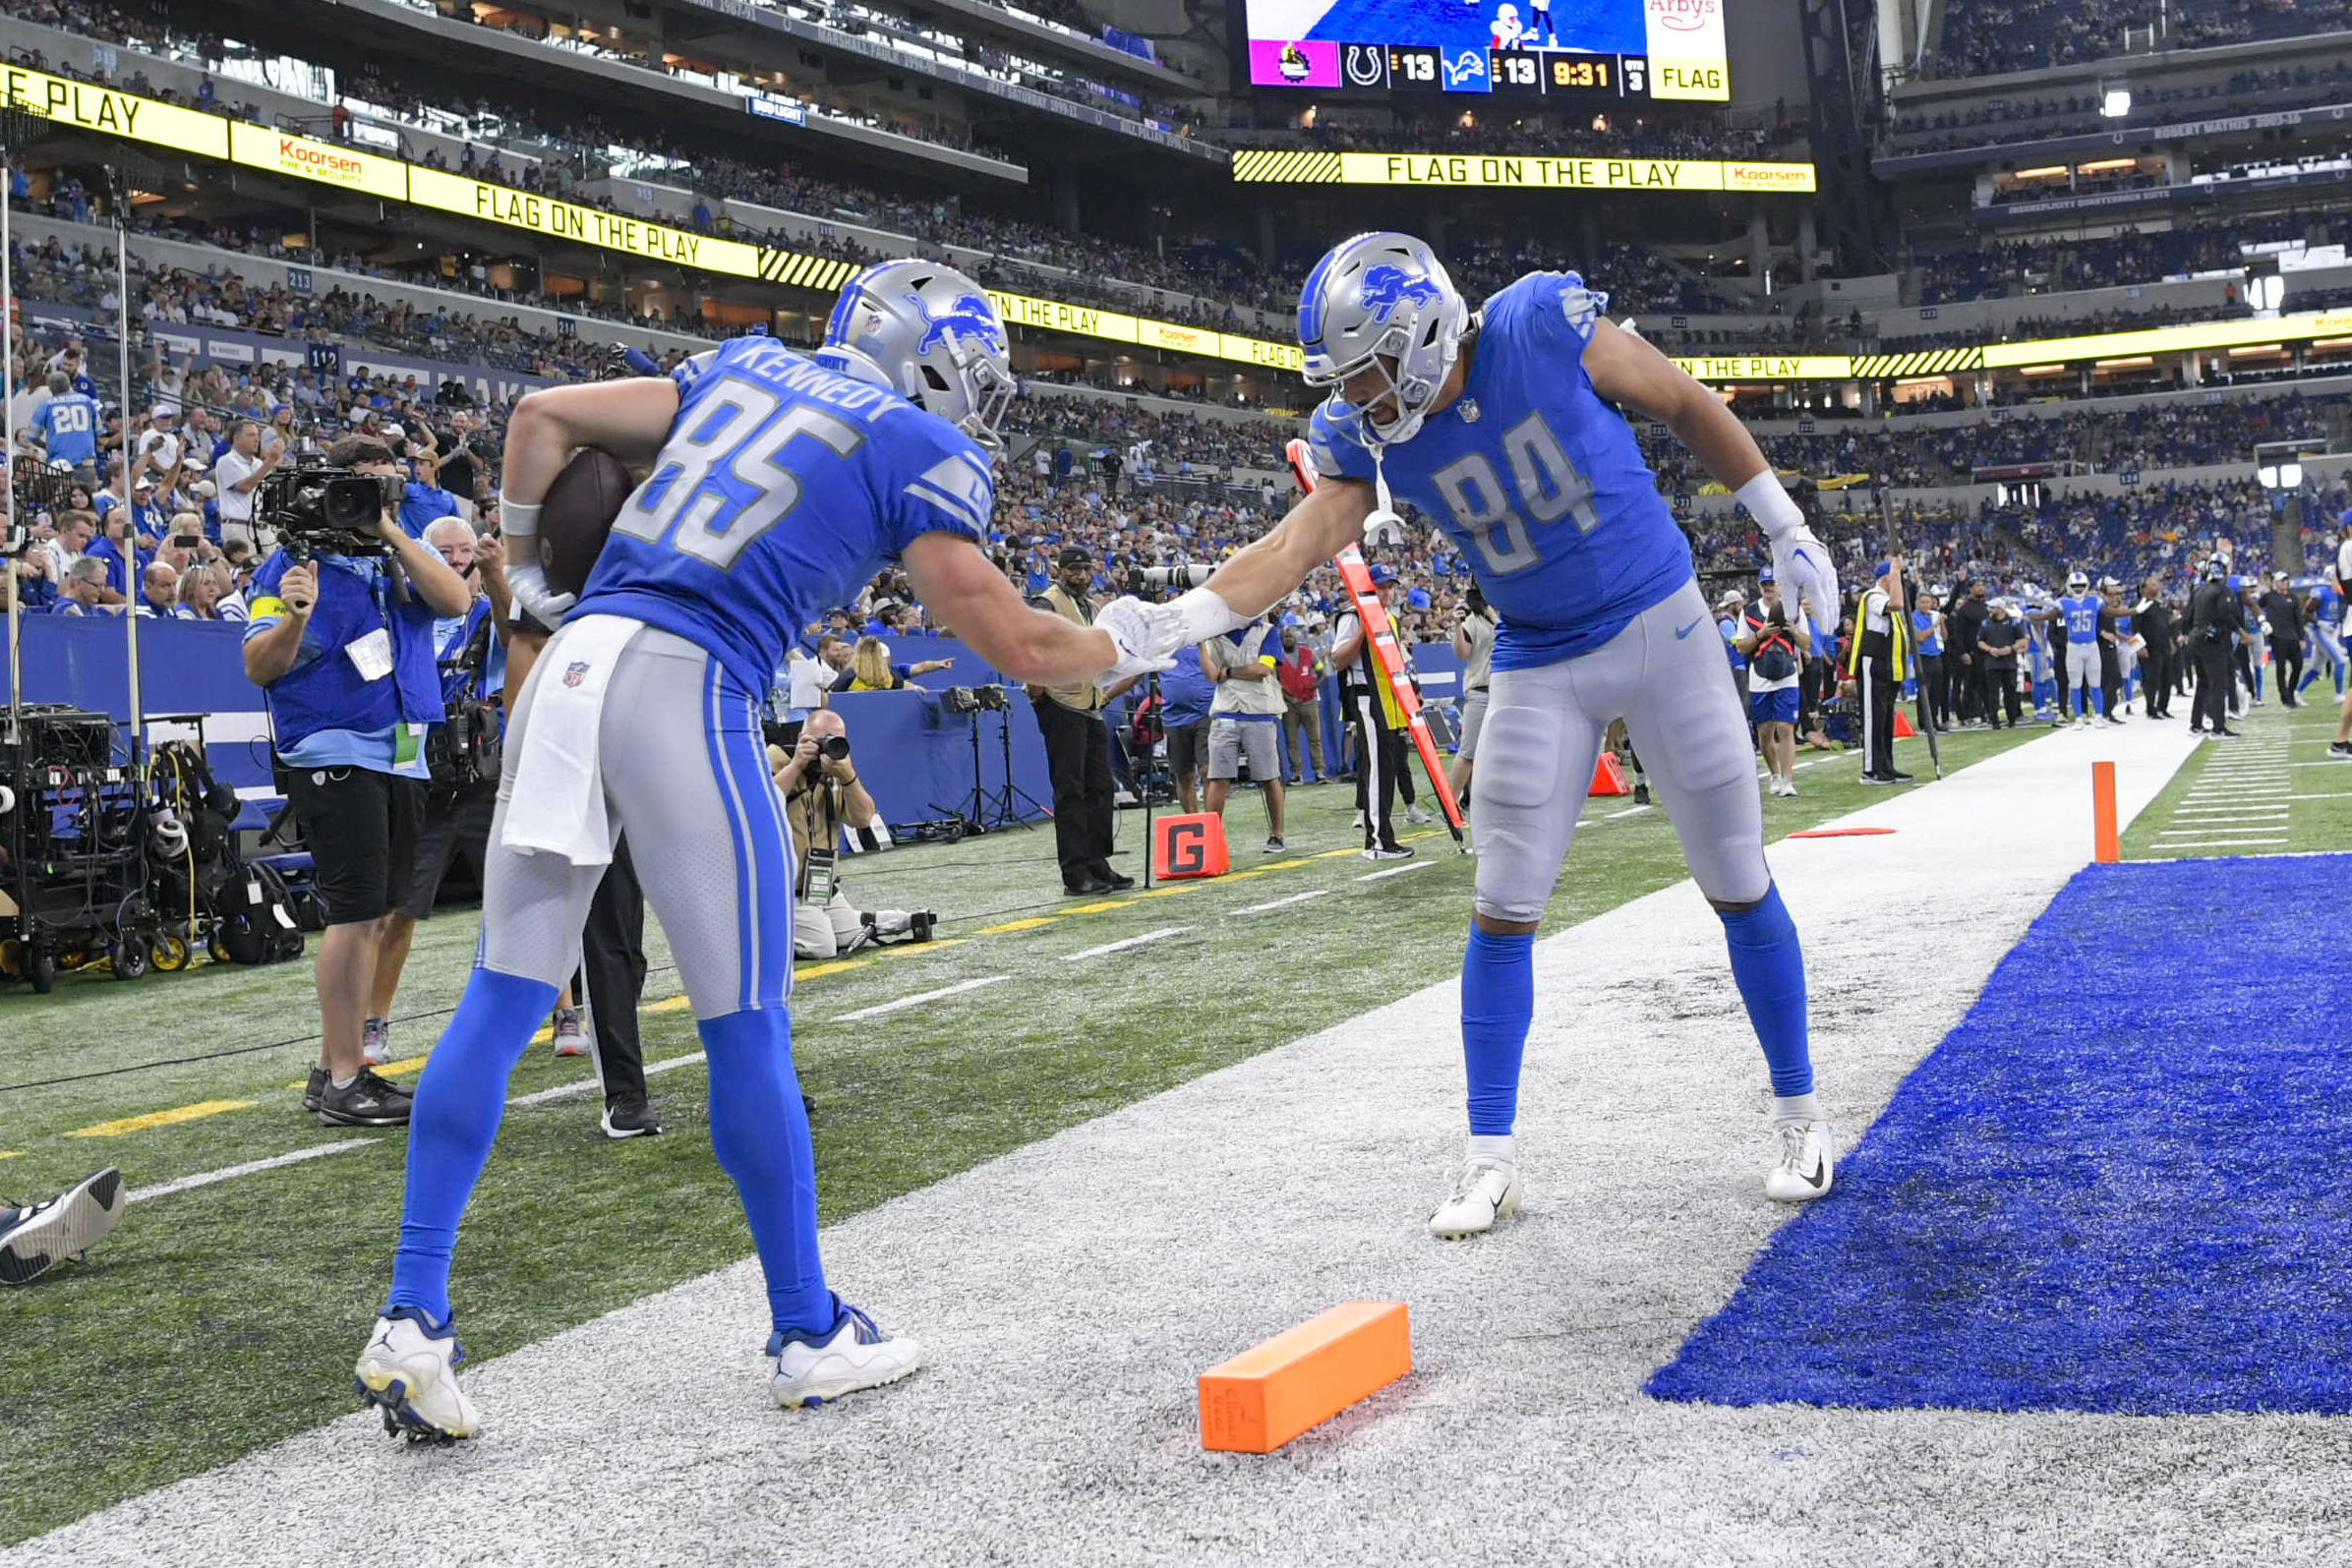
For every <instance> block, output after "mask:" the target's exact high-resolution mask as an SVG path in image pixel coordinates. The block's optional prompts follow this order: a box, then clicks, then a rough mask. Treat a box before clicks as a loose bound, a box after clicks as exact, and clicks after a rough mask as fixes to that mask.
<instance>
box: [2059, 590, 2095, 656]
mask: <svg viewBox="0 0 2352 1568" xmlns="http://www.w3.org/2000/svg"><path fill="white" fill-rule="evenodd" d="M2058 618H2059V619H2060V620H2062V621H2063V622H2065V624H2066V640H2067V641H2068V642H2069V643H2079V644H2083V645H2085V646H2087V645H2088V644H2091V643H2094V642H2096V641H2098V636H2099V596H2098V595H2096V594H2086V595H2084V596H2083V597H2082V598H2080V599H2077V598H2075V597H2074V596H2073V595H2071V594H2069V595H2067V596H2066V597H2065V598H2063V599H2060V600H2059V601H2058Z"/></svg>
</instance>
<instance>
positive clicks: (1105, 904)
mask: <svg viewBox="0 0 2352 1568" xmlns="http://www.w3.org/2000/svg"><path fill="white" fill-rule="evenodd" d="M1133 902H1135V900H1133V899H1105V900H1103V901H1102V902H1100V903H1074V904H1072V905H1071V906H1070V907H1069V908H1067V909H1064V910H1063V911H1062V913H1064V914H1100V913H1101V912H1102V911H1103V910H1105V909H1124V908H1126V907H1127V906H1128V905H1129V904H1131V903H1133Z"/></svg>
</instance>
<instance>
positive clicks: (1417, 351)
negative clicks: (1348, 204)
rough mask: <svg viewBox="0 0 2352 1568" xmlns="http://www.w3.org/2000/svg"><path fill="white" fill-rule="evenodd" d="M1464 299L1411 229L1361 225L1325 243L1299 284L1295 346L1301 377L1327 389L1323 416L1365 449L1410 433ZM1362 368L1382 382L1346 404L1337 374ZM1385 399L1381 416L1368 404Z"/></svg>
mask: <svg viewBox="0 0 2352 1568" xmlns="http://www.w3.org/2000/svg"><path fill="white" fill-rule="evenodd" d="M1469 325H1470V307H1469V306H1468V305H1467V304H1466V303H1465V302H1464V301H1463V299H1462V295H1461V291H1460V290H1459V289H1457V288H1455V287H1454V286H1453V279H1452V278H1451V277H1449V276H1448V275H1447V274H1446V271H1445V263H1444V262H1442V261H1439V260H1438V257H1437V253H1436V252H1434V251H1432V250H1431V249H1430V248H1429V247H1428V245H1426V244H1424V243H1423V242H1422V241H1420V240H1417V239H1415V238H1413V237H1412V236H1411V235H1410V234H1396V233H1392V232H1382V233H1375V234H1359V235H1357V236H1356V237H1355V238H1354V239H1352V240H1345V241H1342V242H1341V243H1340V244H1338V245H1336V246H1334V247H1332V248H1331V250H1330V251H1329V252H1328V253H1327V254H1325V255H1324V257H1323V260H1322V261H1318V262H1316V263H1315V270H1314V271H1312V272H1310V273H1308V274H1307V284H1306V287H1305V288H1303V289H1301V290H1300V291H1299V346H1300V347H1302V348H1304V349H1305V350H1306V351H1307V362H1306V366H1305V369H1304V373H1303V374H1304V375H1305V377H1306V380H1307V384H1308V385H1309V386H1313V387H1320V388H1327V389H1328V390H1329V394H1330V395H1329V396H1328V397H1327V398H1326V399H1325V400H1324V403H1323V410H1324V412H1325V414H1326V415H1327V416H1328V417H1329V418H1330V420H1331V422H1332V423H1333V424H1335V425H1337V426H1339V427H1340V429H1342V430H1344V431H1345V432H1347V434H1348V435H1350V436H1354V437H1355V438H1356V439H1357V440H1358V441H1360V442H1362V443H1363V445H1364V446H1365V447H1366V448H1367V449H1370V450H1378V449H1379V448H1381V447H1382V446H1385V445H1387V444H1388V443H1390V442H1391V441H1405V440H1411V439H1412V438H1413V436H1414V435H1415V434H1416V433H1418V432H1419V431H1420V429H1421V423H1422V421H1423V420H1424V419H1426V418H1428V416H1429V411H1430V405H1431V404H1432V403H1435V402H1436V401H1437V399H1438V389H1439V388H1440V387H1441V386H1442V385H1444V383H1445V373H1446V372H1448V371H1450V370H1452V369H1453V362H1454V360H1455V358H1456V357H1457V356H1458V355H1459V354H1460V353H1461V347H1462V334H1463V332H1464V331H1466V330H1467V329H1468V328H1469ZM1367 371H1372V372H1377V373H1378V374H1379V377H1380V384H1379V385H1378V386H1377V387H1376V388H1375V389H1374V391H1373V394H1372V395H1371V396H1369V397H1365V398H1361V399H1359V400H1358V401H1356V402H1354V403H1351V402H1349V401H1348V400H1347V399H1346V398H1345V397H1344V396H1342V395H1341V388H1342V387H1343V385H1344V383H1346V382H1347V381H1349V380H1351V379H1354V378H1355V377H1358V376H1360V375H1362V374H1364V373H1365V372H1367ZM1384 402H1385V403H1388V404H1390V406H1392V407H1393V409H1394V411H1395V412H1394V414H1393V416H1392V417H1391V418H1389V419H1388V420H1387V421H1386V422H1385V423H1383V422H1382V421H1381V420H1379V419H1376V418H1374V417H1372V414H1371V411H1372V410H1374V409H1377V408H1379V407H1380V406H1381V405H1382V403H1384Z"/></svg>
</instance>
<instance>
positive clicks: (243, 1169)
mask: <svg viewBox="0 0 2352 1568" xmlns="http://www.w3.org/2000/svg"><path fill="white" fill-rule="evenodd" d="M375 1141H376V1140H375V1139H374V1138H372V1137H347V1138H343V1139H340V1140H339V1141H337V1142H333V1143H314V1144H312V1145H311V1146H310V1147H309V1148H307V1149H296V1150H295V1151H294V1152H293V1153H291V1154H272V1155H270V1156H269V1158H267V1159H265V1160H247V1161H246V1162H245V1163H244V1164H243V1165H224V1166H222V1167H221V1168H220V1169H219V1170H217V1171H199V1172H198V1173H197V1174H196V1175H194V1176H183V1177H180V1178H179V1179H178V1180H176V1181H170V1182H157V1183H156V1184H155V1185H154V1186H153V1187H140V1188H134V1189H132V1190H131V1191H130V1192H128V1193H127V1194H125V1195H124V1197H123V1201H124V1202H126V1203H144V1202H146V1201H147V1199H148V1198H150V1197H169V1196H171V1195H172V1194H173V1193H174V1192H185V1191H190V1190H191V1189H194V1188H199V1187H210V1186H211V1185H212V1184H213V1183H215V1182H233V1181H235V1180H236V1179H237V1178H238V1177H240V1176H252V1175H254V1174H255V1173H256V1172H259V1171H274V1170H276V1169H277V1168H278V1167H279V1166H281V1165H300V1164H301V1163H302V1162H303V1161H304V1160H315V1159H318V1158H320V1157H321V1156H323V1155H327V1154H340V1153H342V1152H343V1151H344V1150H345V1149H359V1148H366V1147H367V1146H368V1145H369V1144H371V1143H373V1142H375Z"/></svg>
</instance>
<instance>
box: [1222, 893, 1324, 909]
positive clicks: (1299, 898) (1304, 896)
mask: <svg viewBox="0 0 2352 1568" xmlns="http://www.w3.org/2000/svg"><path fill="white" fill-rule="evenodd" d="M1330 891H1331V890H1330V889H1328V888H1309V889H1308V890H1307V891H1306V892H1305V893H1294V894H1292V895H1291V896H1290V897H1289V898H1287V899H1276V900H1273V901H1272V902H1271V903H1253V904H1251V905H1250V906H1249V907H1248V908H1246V909H1236V910H1234V911H1233V912H1234V913H1235V914H1264V913H1265V911H1266V910H1268V909H1281V908H1287V907H1288V906H1289V905H1291V904H1294V903H1305V902H1306V901H1307V900H1309V899H1320V898H1322V897H1323V895H1324V894H1326V893H1328V892H1330Z"/></svg>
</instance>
